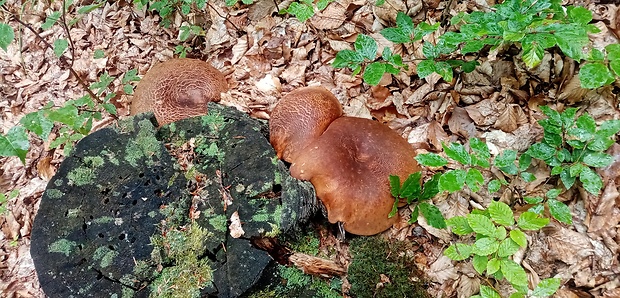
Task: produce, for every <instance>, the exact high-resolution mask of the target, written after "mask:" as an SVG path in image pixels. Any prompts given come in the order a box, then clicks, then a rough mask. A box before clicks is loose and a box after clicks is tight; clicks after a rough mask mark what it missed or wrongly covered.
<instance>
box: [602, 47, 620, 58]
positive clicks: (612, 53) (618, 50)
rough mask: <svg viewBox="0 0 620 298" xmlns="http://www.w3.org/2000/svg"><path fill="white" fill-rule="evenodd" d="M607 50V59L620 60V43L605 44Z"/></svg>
mask: <svg viewBox="0 0 620 298" xmlns="http://www.w3.org/2000/svg"><path fill="white" fill-rule="evenodd" d="M605 52H607V59H609V60H620V44H617V43H612V44H608V45H607V46H605Z"/></svg>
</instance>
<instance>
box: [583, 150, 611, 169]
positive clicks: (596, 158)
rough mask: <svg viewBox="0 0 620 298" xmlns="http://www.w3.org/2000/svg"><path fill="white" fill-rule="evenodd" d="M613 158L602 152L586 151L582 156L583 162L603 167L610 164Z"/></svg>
mask: <svg viewBox="0 0 620 298" xmlns="http://www.w3.org/2000/svg"><path fill="white" fill-rule="evenodd" d="M613 161H614V158H613V157H612V156H611V155H609V154H607V153H603V152H587V153H586V154H585V156H584V157H583V162H584V163H585V164H587V165H589V166H591V167H595V168H604V167H606V166H608V165H610V164H611V163H612V162H613Z"/></svg>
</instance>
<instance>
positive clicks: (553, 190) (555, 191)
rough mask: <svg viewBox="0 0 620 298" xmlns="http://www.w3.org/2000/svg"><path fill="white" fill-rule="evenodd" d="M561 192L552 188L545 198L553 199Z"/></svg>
mask: <svg viewBox="0 0 620 298" xmlns="http://www.w3.org/2000/svg"><path fill="white" fill-rule="evenodd" d="M561 192H562V190H561V189H557V188H553V189H550V190H548V191H547V193H546V194H545V196H546V197H547V198H549V199H555V198H557V197H558V196H559V195H560V193H561Z"/></svg>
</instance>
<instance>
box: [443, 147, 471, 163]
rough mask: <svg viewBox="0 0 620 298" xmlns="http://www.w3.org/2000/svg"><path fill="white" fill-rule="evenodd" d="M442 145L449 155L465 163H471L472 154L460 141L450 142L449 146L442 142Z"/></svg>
mask: <svg viewBox="0 0 620 298" xmlns="http://www.w3.org/2000/svg"><path fill="white" fill-rule="evenodd" d="M441 146H442V147H443V150H444V152H446V155H447V156H448V157H450V158H452V159H454V160H456V161H458V162H460V163H461V164H463V165H469V164H470V163H471V156H470V155H469V153H468V152H467V150H465V146H463V145H461V144H459V143H450V145H449V146H448V145H446V144H445V143H442V144H441Z"/></svg>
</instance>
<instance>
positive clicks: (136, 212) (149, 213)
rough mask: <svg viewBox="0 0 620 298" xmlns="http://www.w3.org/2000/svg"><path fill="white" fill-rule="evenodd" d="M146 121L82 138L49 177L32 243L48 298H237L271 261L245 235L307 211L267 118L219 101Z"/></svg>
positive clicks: (287, 224) (307, 196)
mask: <svg viewBox="0 0 620 298" xmlns="http://www.w3.org/2000/svg"><path fill="white" fill-rule="evenodd" d="M152 122H153V119H152V115H138V116H136V117H133V118H129V119H126V120H124V121H122V122H120V123H119V125H118V126H116V127H110V128H105V129H102V130H100V131H97V132H95V133H93V134H91V135H89V136H87V137H86V138H84V139H83V140H81V141H80V142H79V143H78V144H77V146H76V147H75V149H74V151H73V153H72V154H71V156H69V157H67V158H66V159H65V161H64V162H63V163H62V165H61V166H60V168H59V170H58V173H57V174H56V175H55V176H54V178H53V179H52V180H51V181H50V182H49V184H48V187H47V189H46V191H45V193H44V195H43V198H42V200H41V205H40V208H39V213H38V214H37V216H36V218H35V222H34V226H33V232H32V248H31V253H32V257H33V259H34V262H35V267H36V270H37V274H38V276H39V280H40V281H41V284H42V287H43V289H44V291H45V293H46V294H47V295H48V296H49V297H78V296H79V297H148V296H149V295H151V296H157V297H166V296H167V297H181V296H183V297H192V296H195V297H205V296H217V297H237V296H241V295H243V293H245V292H246V291H247V290H248V289H250V288H252V287H253V286H254V283H255V282H256V281H258V280H259V279H260V277H261V274H262V272H263V270H264V269H265V268H266V267H267V266H270V264H272V263H273V260H272V258H271V257H270V256H269V255H268V254H267V253H266V252H264V251H262V250H259V249H256V248H254V246H252V244H251V240H252V239H255V238H260V237H278V236H280V235H283V234H286V233H292V232H294V231H296V227H297V226H298V225H299V223H301V222H303V221H305V220H307V219H308V218H309V217H310V216H311V215H312V214H313V213H314V212H315V210H316V208H317V205H318V202H317V201H316V198H315V195H314V191H313V189H312V186H311V185H310V184H309V183H303V182H300V181H297V180H295V179H293V178H291V177H290V176H289V174H288V170H287V169H286V167H285V166H284V164H282V162H280V161H279V160H278V159H277V157H276V156H275V153H274V151H273V149H272V148H271V146H270V145H269V142H268V141H267V136H266V131H267V129H266V126H265V124H264V123H262V122H260V121H258V120H255V119H250V118H249V117H247V116H246V115H244V114H242V113H240V112H238V111H236V110H234V109H232V108H226V107H222V106H220V105H217V104H209V114H208V115H206V116H202V117H195V118H191V119H186V120H182V121H179V122H175V123H172V124H169V125H166V126H164V127H163V128H161V129H156V127H155V126H154V125H153V124H152ZM237 216H238V217H237ZM237 218H238V220H237ZM231 219H232V221H231ZM231 223H232V224H233V225H232V226H233V228H232V229H231ZM235 224H240V228H241V230H242V231H241V230H240V229H239V228H238V227H237V228H235ZM237 226H238V225H237ZM231 234H233V235H235V237H236V238H234V237H232V236H231Z"/></svg>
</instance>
